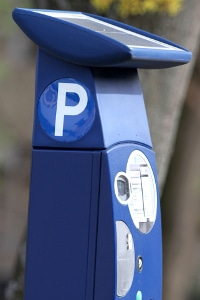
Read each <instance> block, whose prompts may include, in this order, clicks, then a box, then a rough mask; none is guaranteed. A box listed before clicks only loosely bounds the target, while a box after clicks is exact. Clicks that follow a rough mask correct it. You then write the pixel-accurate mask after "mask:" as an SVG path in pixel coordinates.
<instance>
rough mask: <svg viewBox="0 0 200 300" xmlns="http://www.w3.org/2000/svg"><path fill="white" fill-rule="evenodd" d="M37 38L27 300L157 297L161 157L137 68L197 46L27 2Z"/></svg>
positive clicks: (20, 16)
mask: <svg viewBox="0 0 200 300" xmlns="http://www.w3.org/2000/svg"><path fill="white" fill-rule="evenodd" d="M13 18H14V20H15V21H16V23H17V24H18V25H19V27H20V28H21V29H22V30H23V31H24V32H25V34H27V36H28V37H29V38H30V39H31V40H32V41H33V42H34V43H35V44H36V45H37V46H38V56H37V72H36V93H35V113H34V126H33V141H32V168H31V183H30V204H29V217H28V239H27V258H26V278H25V297H24V298H25V300H36V299H37V300H55V299H67V300H83V299H85V300H120V299H124V300H134V299H135V300H152V299H154V300H161V298H162V242H161V221H160V205H159V192H158V183H157V172H156V163H155V155H154V152H153V150H152V143H151V137H150V133H149V128H148V120H147V116H146V111H145V105H144V99H143V95H142V90H141V86H140V82H139V78H138V74H137V68H148V69H149V68H164V67H173V66H176V65H181V64H184V63H187V62H189V61H190V59H191V53H190V52H189V51H187V50H186V49H184V48H182V47H180V46H179V45H176V44H174V43H172V42H170V41H167V40H165V39H163V38H161V37H156V36H155V35H151V34H150V33H147V32H144V31H141V30H139V29H136V28H134V27H131V26H128V25H126V24H123V23H119V22H117V21H114V20H110V19H106V18H103V17H99V16H94V15H90V14H87V13H79V12H66V11H49V10H37V9H20V8H16V9H15V10H14V11H13Z"/></svg>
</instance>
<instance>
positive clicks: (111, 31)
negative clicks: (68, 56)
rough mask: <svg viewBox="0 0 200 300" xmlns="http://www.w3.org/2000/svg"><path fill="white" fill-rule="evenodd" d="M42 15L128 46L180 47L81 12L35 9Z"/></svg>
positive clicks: (174, 48)
mask: <svg viewBox="0 0 200 300" xmlns="http://www.w3.org/2000/svg"><path fill="white" fill-rule="evenodd" d="M35 12H39V13H41V14H44V15H48V16H51V17H55V18H58V19H61V20H64V21H67V22H70V23H73V24H76V25H79V26H81V27H84V28H87V29H90V30H93V31H95V32H98V33H100V34H102V35H104V36H107V37H109V38H112V39H115V40H116V41H118V42H120V43H123V44H125V45H126V46H128V47H130V48H149V49H151V48H152V49H162V50H176V51H177V50H179V51H181V49H179V48H176V47H173V46H171V45H168V44H166V43H162V42H159V41H157V40H154V39H152V38H149V37H146V36H143V35H140V34H138V33H136V32H132V31H129V30H126V29H123V28H120V27H118V26H115V25H112V24H109V23H106V22H104V21H101V20H98V19H95V18H93V17H90V16H86V15H84V14H82V13H66V12H52V11H35Z"/></svg>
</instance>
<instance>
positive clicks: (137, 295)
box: [136, 291, 142, 300]
mask: <svg viewBox="0 0 200 300" xmlns="http://www.w3.org/2000/svg"><path fill="white" fill-rule="evenodd" d="M136 300H142V292H141V291H138V292H137V294H136Z"/></svg>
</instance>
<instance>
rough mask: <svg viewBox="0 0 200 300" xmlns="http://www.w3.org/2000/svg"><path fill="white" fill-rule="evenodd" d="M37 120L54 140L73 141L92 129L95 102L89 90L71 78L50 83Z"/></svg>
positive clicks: (39, 108)
mask: <svg viewBox="0 0 200 300" xmlns="http://www.w3.org/2000/svg"><path fill="white" fill-rule="evenodd" d="M38 117H39V121H40V124H41V126H42V128H43V130H44V131H45V132H46V133H47V134H48V135H49V136H50V137H51V138H53V139H55V140H57V141H61V142H73V141H76V140H79V139H81V138H82V137H83V136H84V135H85V134H86V133H87V132H88V131H89V130H90V128H91V127H92V124H93V122H94V118H95V102H94V99H93V96H92V94H91V92H90V90H89V89H88V88H87V87H86V86H85V85H83V84H82V83H80V82H78V81H77V80H74V79H71V78H62V79H59V80H56V81H54V82H53V83H51V84H50V85H49V86H48V87H47V88H46V89H45V90H44V91H43V93H42V95H41V97H40V99H39V103H38Z"/></svg>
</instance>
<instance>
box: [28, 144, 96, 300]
mask: <svg viewBox="0 0 200 300" xmlns="http://www.w3.org/2000/svg"><path fill="white" fill-rule="evenodd" d="M99 172H100V154H98V153H94V154H92V153H91V152H76V151H74V152H65V151H45V150H34V151H33V160H32V176H31V193H30V207H29V226H28V241H27V269H26V287H25V299H27V300H35V299H37V300H44V299H48V300H55V299H85V296H86V295H87V297H88V298H87V299H88V300H89V299H90V300H92V298H91V297H92V294H93V282H92V281H93V278H94V276H93V275H94V260H95V245H96V220H97V209H98V192H99V188H98V186H99ZM94 174H95V175H96V176H93V175H94ZM88 281H89V283H88ZM90 284H91V286H90Z"/></svg>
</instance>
